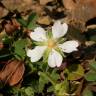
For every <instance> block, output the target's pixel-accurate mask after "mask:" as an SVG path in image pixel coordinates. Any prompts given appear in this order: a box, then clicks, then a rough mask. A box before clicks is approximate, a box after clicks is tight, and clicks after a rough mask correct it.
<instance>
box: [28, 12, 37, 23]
mask: <svg viewBox="0 0 96 96" xmlns="http://www.w3.org/2000/svg"><path fill="white" fill-rule="evenodd" d="M35 17H36V13H31V14H30V15H29V17H28V24H29V23H30V22H31V21H33V20H34V19H35Z"/></svg>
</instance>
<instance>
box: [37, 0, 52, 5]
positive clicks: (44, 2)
mask: <svg viewBox="0 0 96 96" xmlns="http://www.w3.org/2000/svg"><path fill="white" fill-rule="evenodd" d="M39 1H40V4H41V5H46V4H47V3H49V2H52V1H54V0H39Z"/></svg>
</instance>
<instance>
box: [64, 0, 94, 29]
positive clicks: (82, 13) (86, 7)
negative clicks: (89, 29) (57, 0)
mask: <svg viewBox="0 0 96 96" xmlns="http://www.w3.org/2000/svg"><path fill="white" fill-rule="evenodd" d="M74 1H76V2H74ZM63 3H64V6H65V8H66V9H68V10H69V13H68V15H69V18H70V20H73V21H74V22H72V23H76V24H74V26H77V25H79V26H78V28H79V29H81V30H83V29H84V27H85V25H86V22H87V21H89V20H90V19H93V18H95V17H96V12H95V11H96V0H63ZM80 25H82V26H81V28H80Z"/></svg>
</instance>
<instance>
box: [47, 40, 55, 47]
mask: <svg viewBox="0 0 96 96" xmlns="http://www.w3.org/2000/svg"><path fill="white" fill-rule="evenodd" d="M55 46H56V42H55V41H54V40H48V47H49V48H54V47H55Z"/></svg>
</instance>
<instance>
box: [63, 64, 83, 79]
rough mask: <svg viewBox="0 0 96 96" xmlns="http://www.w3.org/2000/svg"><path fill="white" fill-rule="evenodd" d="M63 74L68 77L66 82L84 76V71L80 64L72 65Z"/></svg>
mask: <svg viewBox="0 0 96 96" xmlns="http://www.w3.org/2000/svg"><path fill="white" fill-rule="evenodd" d="M64 73H65V74H67V75H68V80H78V79H80V78H82V77H83V76H84V69H83V67H82V66H81V65H80V64H72V65H69V67H68V68H67V69H65V71H64Z"/></svg>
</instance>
